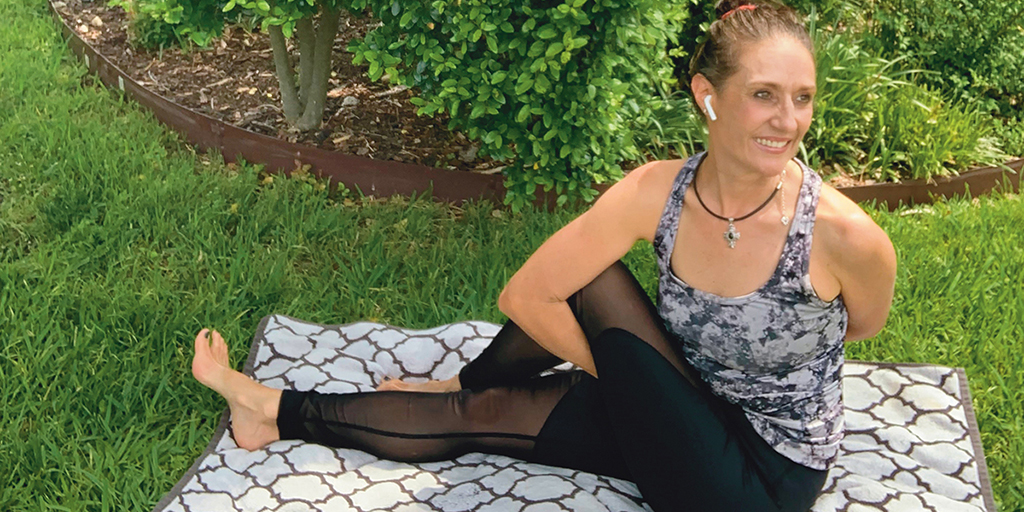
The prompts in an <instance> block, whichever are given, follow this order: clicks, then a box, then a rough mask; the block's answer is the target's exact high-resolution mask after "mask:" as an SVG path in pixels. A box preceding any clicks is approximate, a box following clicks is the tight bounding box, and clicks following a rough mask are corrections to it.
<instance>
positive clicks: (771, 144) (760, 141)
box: [754, 139, 786, 148]
mask: <svg viewBox="0 0 1024 512" xmlns="http://www.w3.org/2000/svg"><path fill="white" fill-rule="evenodd" d="M754 140H755V141H757V143H758V144H762V145H765V146H768V147H770V148H781V147H782V146H785V145H786V143H785V142H772V141H770V140H765V139H754Z"/></svg>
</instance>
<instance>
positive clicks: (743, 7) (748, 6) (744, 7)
mask: <svg viewBox="0 0 1024 512" xmlns="http://www.w3.org/2000/svg"><path fill="white" fill-rule="evenodd" d="M754 9H757V6H756V5H751V4H745V5H741V6H739V7H737V8H735V9H733V10H731V11H729V12H727V13H725V14H723V15H722V17H721V18H719V19H722V20H724V19H726V18H728V17H729V16H730V15H731V14H732V13H734V12H736V11H753V10H754Z"/></svg>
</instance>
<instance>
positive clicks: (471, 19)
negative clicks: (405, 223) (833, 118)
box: [350, 0, 687, 211]
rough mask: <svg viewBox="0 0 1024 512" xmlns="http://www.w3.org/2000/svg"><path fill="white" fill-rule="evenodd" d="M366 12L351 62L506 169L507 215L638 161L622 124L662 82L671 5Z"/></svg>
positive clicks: (456, 2)
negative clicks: (444, 119)
mask: <svg viewBox="0 0 1024 512" xmlns="http://www.w3.org/2000/svg"><path fill="white" fill-rule="evenodd" d="M369 4H370V7H371V9H372V10H373V12H374V15H375V16H376V17H377V18H379V19H380V20H381V22H382V25H381V26H380V27H378V28H376V29H374V30H373V31H372V32H370V33H369V34H367V36H366V38H365V39H364V40H362V41H353V43H352V44H351V45H350V51H353V52H354V53H355V58H354V59H353V62H355V63H360V62H363V61H365V62H367V63H369V77H370V78H371V79H374V80H377V79H380V78H381V77H382V76H383V75H384V74H387V75H388V76H389V78H390V80H391V82H392V83H395V84H402V85H406V86H410V87H417V88H419V90H420V92H421V95H420V97H419V98H414V99H413V100H412V101H413V102H414V103H415V104H416V105H418V106H420V109H419V110H418V112H419V113H420V114H421V115H422V114H429V115H432V114H434V113H436V112H441V111H445V112H448V113H449V114H450V118H451V120H450V122H449V128H451V129H465V130H466V133H467V135H469V137H471V138H473V139H479V140H480V141H481V142H482V145H481V149H480V154H481V155H485V156H490V157H492V158H494V159H496V160H499V161H502V160H510V161H511V163H510V164H509V165H508V166H507V167H506V169H505V186H506V188H507V189H508V190H509V194H508V195H507V196H506V203H511V204H512V207H513V209H514V210H517V211H518V210H520V209H522V208H523V207H524V206H526V205H527V204H528V203H529V201H530V200H531V199H532V198H533V197H534V195H535V193H536V192H537V187H538V186H541V187H543V189H544V190H545V191H551V190H554V193H555V194H557V196H558V199H557V202H558V204H560V205H561V204H564V203H565V202H566V201H567V200H569V199H570V198H575V197H582V198H583V199H586V200H591V199H592V198H593V197H595V196H596V191H594V190H593V189H592V188H590V187H591V185H593V184H595V183H604V182H608V181H615V180H617V179H619V178H620V177H621V176H622V169H621V168H620V167H619V162H621V161H623V160H628V159H635V158H637V157H638V156H639V153H638V151H637V148H636V147H635V144H634V143H633V134H632V132H631V128H630V126H629V122H628V121H627V120H629V119H637V118H640V119H644V118H649V117H650V115H651V114H650V112H651V111H650V105H648V104H647V103H646V100H647V99H648V98H649V97H650V96H651V95H652V94H656V92H655V91H656V90H657V89H656V87H657V85H656V84H657V83H659V82H665V81H671V67H670V62H669V61H668V59H665V53H666V46H667V43H668V42H669V41H671V40H672V39H673V38H674V35H675V34H676V33H678V27H679V26H680V24H681V21H682V18H683V17H685V16H686V13H687V11H686V10H685V9H682V8H680V7H679V4H680V1H679V0H674V1H669V2H658V1H654V0H634V1H630V2H626V1H619V0H596V1H594V2H587V1H586V0H568V1H566V2H565V3H562V2H552V3H547V4H546V5H545V4H542V5H537V6H531V5H529V4H525V3H523V2H516V1H512V0H494V1H489V2H484V1H481V0H437V1H433V2H429V3H426V2H422V1H420V0H396V1H392V0H387V1H384V0H370V1H369ZM631 84H635V85H636V87H631ZM637 91H640V92H637Z"/></svg>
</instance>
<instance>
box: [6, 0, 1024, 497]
mask: <svg viewBox="0 0 1024 512" xmlns="http://www.w3.org/2000/svg"><path fill="white" fill-rule="evenodd" d="M0 16H3V19H5V20H6V21H7V23H5V24H4V25H3V27H2V28H0V55H2V56H3V57H2V58H0V162H2V165H0V197H2V200H0V333H2V335H3V336H2V340H0V383H2V385H0V468H3V469H4V471H3V472H2V474H0V510H3V511H40V510H73V511H78V510H90V511H92V510H96V511H100V510H148V509H150V508H151V507H152V506H153V505H154V504H155V502H156V501H157V500H159V498H160V497H161V496H162V495H163V493H165V492H166V491H168V490H169V489H170V488H171V486H172V485H173V484H174V483H175V481H176V480H177V479H178V478H179V477H180V476H181V475H182V474H183V473H184V471H185V470H186V469H187V468H188V466H189V465H190V464H191V462H192V461H193V460H194V459H195V458H196V457H197V456H198V455H199V454H200V452H201V451H202V450H203V448H204V447H205V445H206V442H207V440H208V439H209V437H210V435H211V434H212V432H213V428H214V425H215V423H216V420H217V419H218V416H219V414H220V411H221V410H222V408H223V402H222V401H221V400H220V399H218V398H217V397H216V396H215V395H214V394H213V393H212V392H210V391H208V390H205V389H203V388H202V387H201V386H200V385H198V384H197V383H196V382H194V381H193V380H192V378H191V377H190V375H189V360H190V353H191V340H192V338H193V336H194V334H195V332H196V331H198V330H199V329H200V328H202V327H204V326H213V327H216V328H217V329H219V330H221V331H222V332H223V333H224V334H225V335H226V336H227V338H228V339H229V340H230V341H231V342H232V356H233V360H234V361H235V363H236V365H237V364H240V362H241V360H242V358H243V355H244V354H245V352H246V350H247V345H248V342H249V339H250V337H251V335H252V332H253V330H254V328H255V326H256V323H257V321H258V320H259V319H260V318H261V317H263V316H264V315H267V314H270V313H284V314H289V315H294V316H297V317H300V318H304V319H308V320H312V321H316V322H330V323H340V322H352V321H357V320H362V319H370V320H376V321H380V322H387V323H391V324H396V325H402V326H408V327H413V328H423V327H429V326H434V325H438V324H442V323H447V322H453V321H459V320H465V319H481V320H487V321H492V322H501V321H502V320H503V317H502V315H501V314H500V312H498V310H497V308H496V306H495V302H496V299H497V295H498V293H499V291H500V289H501V287H502V286H503V285H504V283H505V282H506V281H507V279H508V278H509V277H510V276H511V274H512V273H513V272H514V271H515V270H516V269H517V268H518V266H519V265H521V264H522V262H523V261H524V260H525V259H526V257H527V256H528V255H529V254H530V253H531V252H532V251H533V250H534V249H535V248H536V247H537V246H538V245H540V243H541V242H542V241H543V240H544V239H545V238H546V237H547V236H549V235H550V234H551V233H553V232H554V231H555V230H557V229H558V228H559V227H560V226H562V225H564V224H565V223H567V222H568V221H569V220H570V219H572V218H573V217H574V216H575V215H577V214H578V213H579V212H571V211H567V212H561V213H558V214H543V213H537V212H530V213H527V214H523V215H516V216H513V215H509V214H507V213H501V212H499V213H495V210H494V209H493V208H492V206H491V205H489V204H486V203H481V204H469V205H466V207H465V208H463V209H459V208H454V207H450V206H445V205H438V204H433V203H430V202H427V201H423V200H417V201H407V200H401V199H392V200H359V199H356V200H355V201H354V202H353V203H352V204H351V205H347V204H346V203H345V202H344V201H342V202H335V201H333V200H331V199H328V198H327V196H326V194H325V193H323V192H318V191H316V190H315V189H314V188H313V187H311V186H310V185H309V183H306V182H304V181H301V180H296V179H288V180H286V179H280V178H278V179H275V180H274V182H273V183H272V184H270V185H266V186H263V185H260V184H259V175H258V173H257V171H256V170H254V169H253V168H252V167H251V166H241V167H238V168H236V169H231V168H228V167H227V166H225V165H223V164H222V162H220V161H219V159H218V158H217V157H208V156H206V155H196V154H195V153H193V152H191V151H190V150H189V149H188V148H187V147H186V146H184V145H183V144H181V143H180V141H179V140H178V138H177V137H176V136H174V135H173V134H171V133H169V132H167V131H166V130H164V129H163V128H162V127H161V126H160V125H158V124H157V123H156V122H155V121H154V120H153V119H152V117H151V116H150V115H149V114H147V113H144V112H142V111H140V109H139V108H137V107H136V106H134V105H132V104H129V103H126V102H124V101H121V100H120V99H118V98H117V97H116V96H115V95H114V94H113V93H110V92H108V91H106V90H103V89H100V88H98V87H96V86H95V85H93V80H92V79H90V78H88V77H86V76H84V72H83V70H82V66H81V65H79V64H78V63H77V62H75V61H74V59H72V58H71V57H70V56H69V52H68V51H67V50H66V49H65V47H64V45H63V43H62V42H61V40H60V38H59V37H58V35H57V31H56V29H55V27H54V24H53V23H52V21H51V20H50V19H49V15H48V14H46V12H45V10H44V4H43V2H42V1H41V0H0ZM233 205H237V206H235V208H236V210H237V211H233V209H232V206H233ZM873 215H874V216H875V218H876V219H877V220H878V222H879V223H880V224H881V225H882V226H883V227H884V228H885V229H886V231H888V232H889V233H890V235H891V237H892V239H893V242H894V244H895V245H896V247H897V251H898V254H899V261H900V271H899V277H898V283H897V296H896V306H895V308H894V311H893V314H892V317H891V318H890V321H889V324H888V326H887V327H886V329H885V331H883V333H882V334H881V335H879V336H878V337H877V338H876V339H873V340H869V341H865V342H859V343H855V344H852V345H850V346H849V348H848V357H850V358H857V359H865V360H883V361H922V362H931V363H938V364H944V365H950V366H963V367H965V368H966V369H967V373H968V375H969V377H970V384H971V391H972V393H973V396H974V403H975V407H976V410H977V415H978V420H979V423H980V426H981V431H982V436H983V441H984V444H985V448H986V453H987V456H988V462H989V467H990V470H991V474H992V478H993V486H994V488H995V493H996V496H997V499H998V500H1000V502H1001V510H1007V511H1010V510H1022V509H1024V484H1022V483H1021V482H1022V481H1024V420H1022V418H1024V405H1022V404H1024V396H1022V392H1021V391H1020V390H1021V389H1024V300H1022V299H1024V292H1022V286H1024V281H1022V280H1024V252H1022V251H1021V250H1020V247H1022V246H1024V234H1022V233H1021V230H1020V226H1021V225H1024V203H1022V200H1021V198H1020V197H1019V196H1002V197H998V198H993V199H988V198H983V199H981V200H980V201H978V204H972V203H971V202H970V201H954V202H948V203H942V204H939V205H936V206H934V207H932V208H931V211H926V212H922V213H913V212H910V211H903V212H902V214H900V213H897V214H888V213H881V212H877V211H873ZM627 261H628V263H629V265H630V266H631V267H632V268H633V269H634V271H635V272H636V273H637V274H638V278H639V279H640V280H641V282H642V283H644V284H645V286H647V287H648V291H649V292H653V291H654V284H655V279H654V278H655V267H654V262H653V258H652V256H651V253H650V248H649V247H645V246H644V244H638V245H637V247H635V248H634V250H633V251H632V252H631V253H630V254H629V255H628V257H627Z"/></svg>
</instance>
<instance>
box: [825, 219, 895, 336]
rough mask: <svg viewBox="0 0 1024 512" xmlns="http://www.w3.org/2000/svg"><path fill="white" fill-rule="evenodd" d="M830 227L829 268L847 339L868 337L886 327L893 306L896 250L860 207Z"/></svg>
mask: <svg viewBox="0 0 1024 512" xmlns="http://www.w3.org/2000/svg"><path fill="white" fill-rule="evenodd" d="M851 204H853V203H852V202H851ZM854 206H855V207H856V205H855V204H854ZM831 224H832V225H833V229H831V230H830V231H831V236H830V237H831V238H832V240H833V242H832V243H831V244H830V245H832V250H830V251H829V252H830V253H831V255H832V258H831V259H832V262H831V264H830V267H832V268H833V275H835V276H836V279H837V280H838V281H839V286H840V292H839V293H840V294H841V295H842V296H843V303H844V304H845V305H846V310H847V314H848V316H849V323H848V326H847V329H846V340H847V341H854V340H862V339H866V338H870V337H872V336H874V335H875V334H878V332H879V331H881V330H882V327H884V326H885V320H886V318H888V316H889V309H890V308H891V307H892V299H893V290H894V287H895V283H896V251H895V250H894V249H893V246H892V242H891V241H890V240H889V237H888V235H886V234H885V232H884V231H882V228H880V227H879V226H878V225H877V224H875V222H874V221H873V220H872V219H871V217H869V216H868V215H867V214H866V213H864V212H863V210H861V209H860V208H859V207H856V211H849V210H847V211H846V212H844V213H839V214H837V215H836V217H835V218H834V219H833V222H831Z"/></svg>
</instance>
